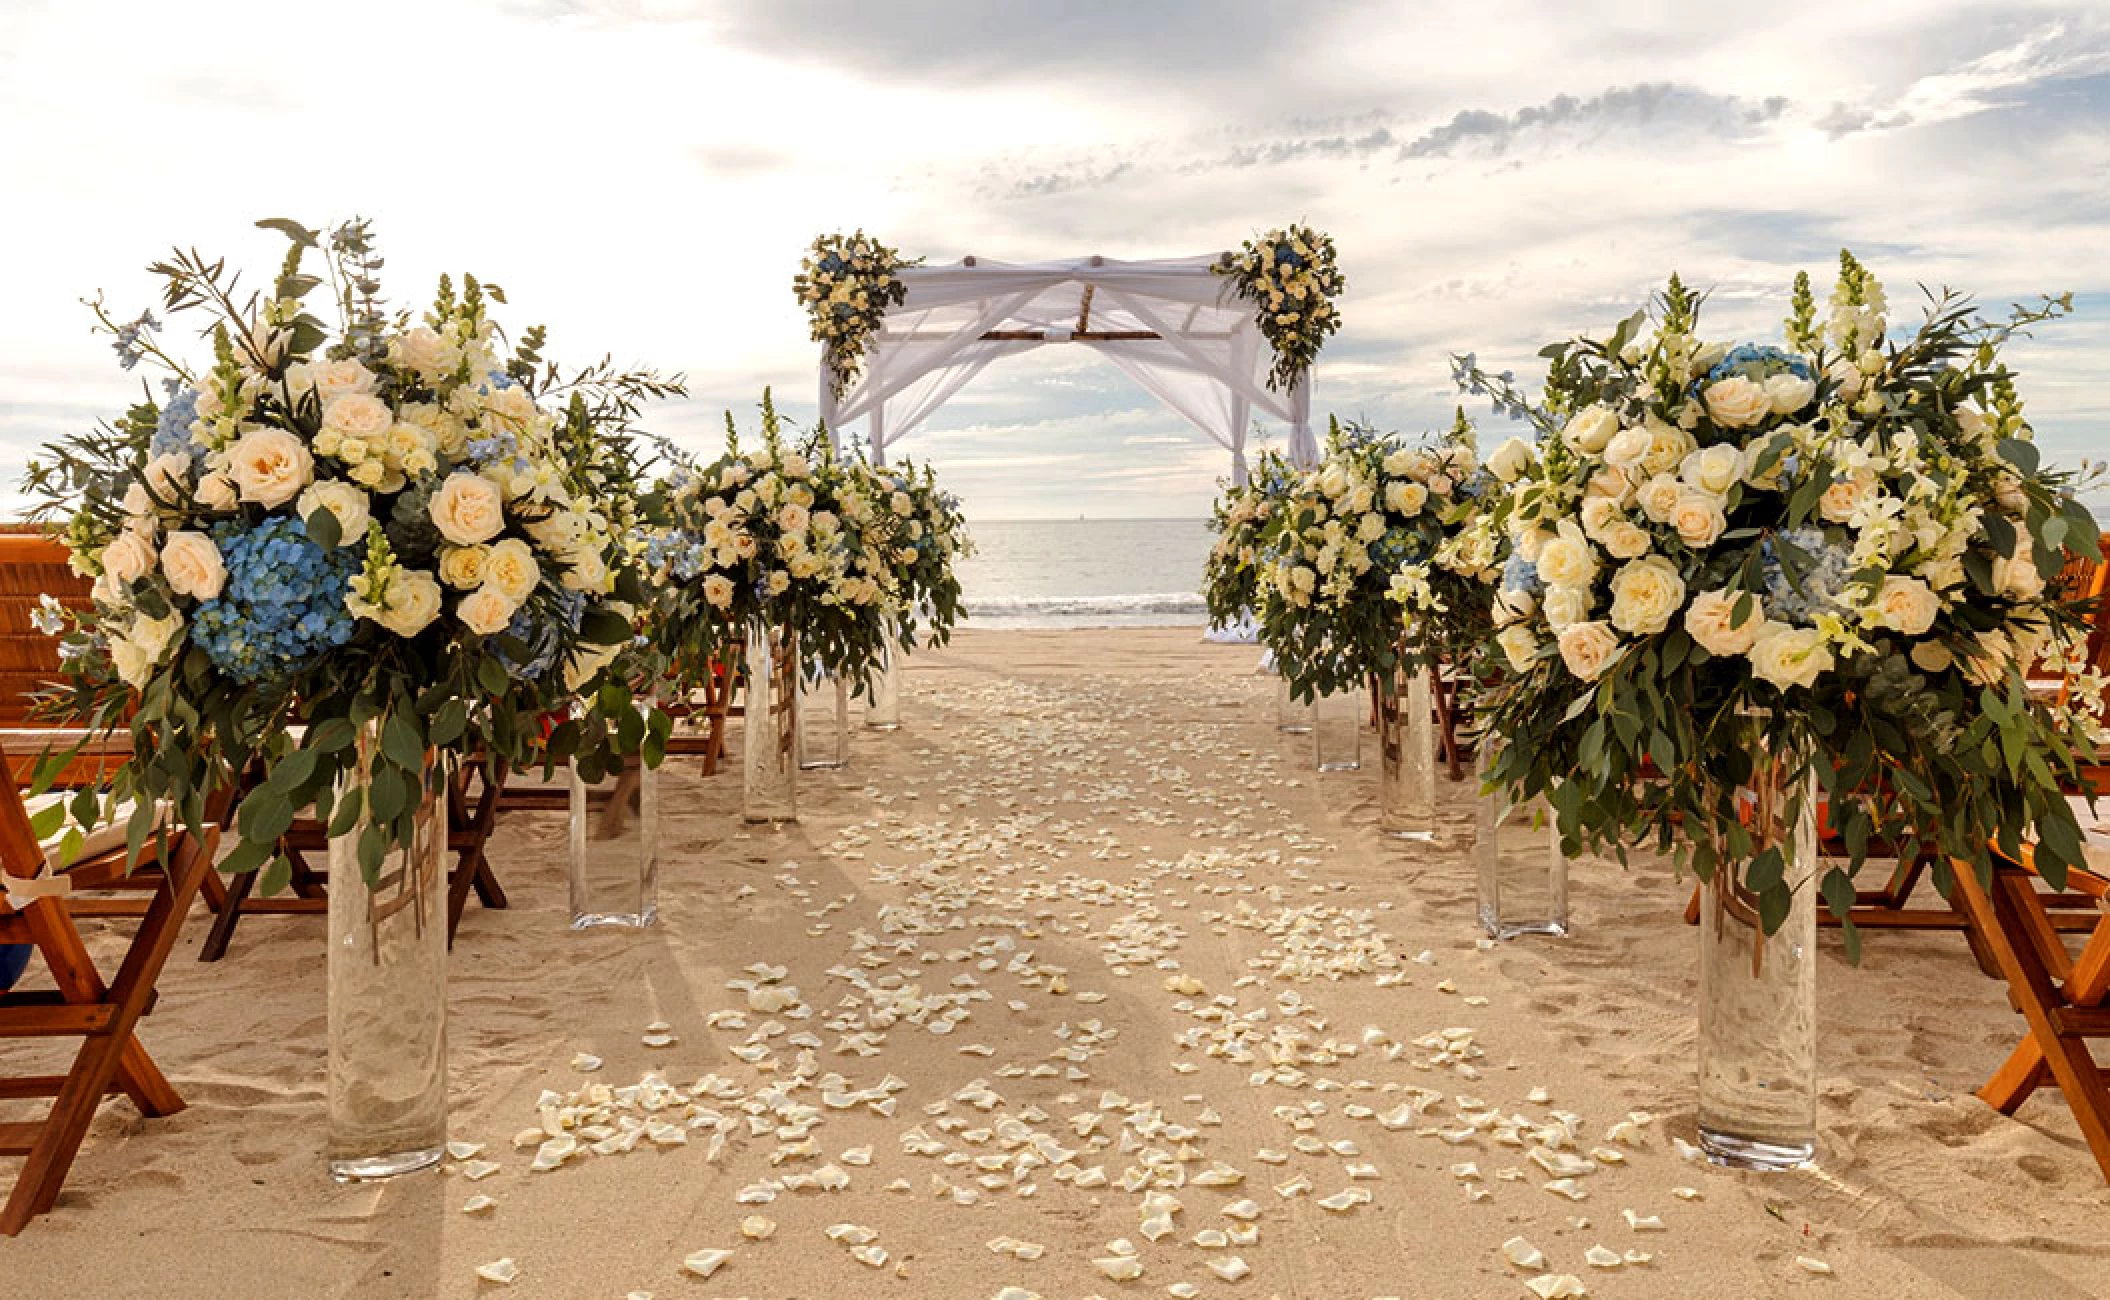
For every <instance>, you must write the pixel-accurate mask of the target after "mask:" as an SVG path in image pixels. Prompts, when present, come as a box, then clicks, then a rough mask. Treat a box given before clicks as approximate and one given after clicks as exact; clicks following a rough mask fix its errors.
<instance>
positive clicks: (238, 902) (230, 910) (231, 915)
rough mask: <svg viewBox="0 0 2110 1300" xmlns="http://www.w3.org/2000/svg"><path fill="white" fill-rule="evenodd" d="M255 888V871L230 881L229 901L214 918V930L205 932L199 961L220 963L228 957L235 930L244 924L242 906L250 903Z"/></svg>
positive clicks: (227, 888)
mask: <svg viewBox="0 0 2110 1300" xmlns="http://www.w3.org/2000/svg"><path fill="white" fill-rule="evenodd" d="M255 888H256V873H255V872H254V871H242V872H237V873H236V874H235V875H233V876H232V877H230V878H229V879H228V881H227V884H226V889H225V897H226V900H227V901H226V902H224V903H222V904H221V905H220V909H219V912H218V914H217V915H215V916H214V917H213V919H212V929H210V930H207V931H206V932H205V946H204V947H202V948H200V949H198V960H199V961H218V960H220V958H222V957H225V956H226V955H227V945H229V944H231V943H233V942H234V928H235V927H236V926H237V925H240V924H241V923H242V904H244V903H246V902H248V901H249V891H250V890H252V889H255Z"/></svg>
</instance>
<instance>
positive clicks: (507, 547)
mask: <svg viewBox="0 0 2110 1300" xmlns="http://www.w3.org/2000/svg"><path fill="white" fill-rule="evenodd" d="M541 583H542V566H541V565H539V564H537V563H535V553H534V552H533V551H531V550H529V549H528V544H527V543H526V542H523V541H521V540H520V539H519V538H517V537H508V538H506V539H505V540H504V541H502V542H500V543H498V544H497V545H495V546H493V547H492V548H491V553H490V554H489V555H488V556H486V557H485V559H484V585H485V586H487V587H495V588H497V590H498V592H499V594H500V595H502V596H504V597H505V598H506V599H507V600H510V601H512V602H513V603H514V604H515V605H518V604H520V603H521V602H522V601H524V600H526V599H527V598H528V597H529V596H531V595H533V594H534V591H535V588H536V587H538V586H540V585H541Z"/></svg>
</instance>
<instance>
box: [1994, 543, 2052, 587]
mask: <svg viewBox="0 0 2110 1300" xmlns="http://www.w3.org/2000/svg"><path fill="white" fill-rule="evenodd" d="M1993 589H1994V590H1995V591H1997V592H1999V593H2000V594H2001V595H2003V596H2006V597H2007V598H2008V599H2010V600H2035V599H2037V598H2038V597H2039V596H2042V595H2043V594H2044V575H2043V574H2042V573H2039V572H2038V571H2037V557H2036V552H2035V549H2034V548H2033V547H2032V546H2031V545H2030V540H2029V535H2028V534H2027V533H2025V532H2023V531H2022V530H2020V529H2017V530H2016V531H2015V549H2014V552H2013V553H2012V554H2010V555H2009V556H2008V557H2007V558H2006V559H2004V560H1995V561H1993Z"/></svg>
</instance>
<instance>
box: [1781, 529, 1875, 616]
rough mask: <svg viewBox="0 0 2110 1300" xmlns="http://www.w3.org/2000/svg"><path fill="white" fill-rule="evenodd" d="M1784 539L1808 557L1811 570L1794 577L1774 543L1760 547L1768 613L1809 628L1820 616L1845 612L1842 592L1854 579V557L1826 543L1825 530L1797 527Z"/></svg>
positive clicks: (1784, 534)
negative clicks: (1782, 562)
mask: <svg viewBox="0 0 2110 1300" xmlns="http://www.w3.org/2000/svg"><path fill="white" fill-rule="evenodd" d="M1780 539H1781V540H1782V541H1784V542H1787V543H1788V544H1790V545H1791V546H1793V547H1794V548H1795V549H1796V550H1798V551H1801V552H1802V554H1803V555H1804V556H1807V557H1808V559H1807V561H1806V564H1807V571H1801V570H1798V572H1797V573H1796V574H1793V575H1791V574H1790V573H1789V572H1788V570H1787V569H1786V568H1784V567H1783V566H1782V565H1781V563H1780V557H1779V555H1778V554H1777V552H1776V549H1775V547H1774V544H1773V542H1772V540H1771V539H1770V538H1769V539H1767V540H1766V541H1765V542H1763V543H1761V544H1760V547H1759V554H1760V557H1761V561H1762V563H1763V565H1764V570H1765V579H1766V613H1767V614H1768V615H1769V616H1771V617H1773V618H1776V619H1779V620H1780V621H1781V622H1783V623H1797V624H1802V625H1805V626H1807V625H1809V624H1811V623H1814V622H1815V621H1816V618H1817V615H1819V614H1832V613H1837V612H1839V610H1840V609H1841V606H1840V604H1839V599H1838V597H1839V593H1840V592H1842V591H1844V590H1845V589H1846V584H1847V581H1848V580H1849V579H1850V578H1852V576H1853V571H1854V565H1853V556H1852V554H1851V553H1850V552H1849V551H1848V550H1847V549H1846V548H1845V547H1843V546H1834V545H1833V544H1832V543H1831V542H1829V541H1826V540H1825V536H1824V530H1823V529H1821V528H1795V529H1790V530H1788V531H1786V532H1783V533H1782V534H1781V535H1780Z"/></svg>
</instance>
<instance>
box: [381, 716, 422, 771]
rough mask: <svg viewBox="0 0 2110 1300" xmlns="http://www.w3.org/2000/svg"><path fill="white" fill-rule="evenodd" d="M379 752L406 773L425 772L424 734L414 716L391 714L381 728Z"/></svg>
mask: <svg viewBox="0 0 2110 1300" xmlns="http://www.w3.org/2000/svg"><path fill="white" fill-rule="evenodd" d="M381 752H382V753H383V754H386V755H387V756H388V759H389V761H390V762H392V763H394V764H395V765H396V766H397V767H400V768H402V769H403V770H404V771H406V772H422V771H424V770H425V732H424V729H423V728H422V727H420V726H419V725H418V721H417V718H416V716H415V715H413V714H411V713H409V712H407V711H398V712H395V713H391V714H390V715H389V717H388V722H387V723H386V724H385V725H383V726H382V728H381Z"/></svg>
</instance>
